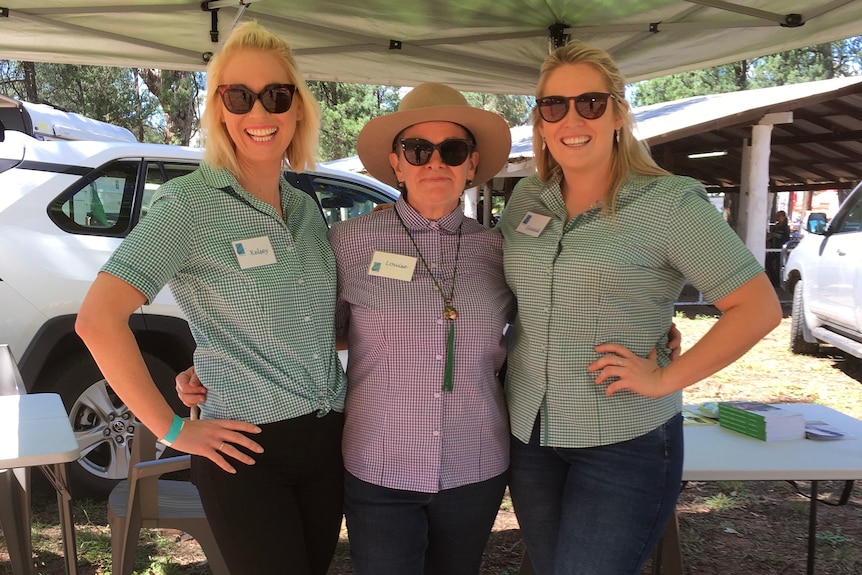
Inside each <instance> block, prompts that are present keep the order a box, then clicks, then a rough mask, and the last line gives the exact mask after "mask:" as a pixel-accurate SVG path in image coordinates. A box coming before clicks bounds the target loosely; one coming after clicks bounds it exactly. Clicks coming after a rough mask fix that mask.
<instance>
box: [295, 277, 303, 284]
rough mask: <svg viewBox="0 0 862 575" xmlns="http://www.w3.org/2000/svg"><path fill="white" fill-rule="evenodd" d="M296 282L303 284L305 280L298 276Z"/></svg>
mask: <svg viewBox="0 0 862 575" xmlns="http://www.w3.org/2000/svg"><path fill="white" fill-rule="evenodd" d="M296 283H298V284H299V285H303V284H304V283H305V280H304V279H302V278H299V279H298V280H296Z"/></svg>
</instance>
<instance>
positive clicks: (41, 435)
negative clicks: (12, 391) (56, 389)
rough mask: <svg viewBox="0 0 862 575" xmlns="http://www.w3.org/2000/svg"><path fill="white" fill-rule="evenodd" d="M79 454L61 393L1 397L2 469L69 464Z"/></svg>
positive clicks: (0, 465)
mask: <svg viewBox="0 0 862 575" xmlns="http://www.w3.org/2000/svg"><path fill="white" fill-rule="evenodd" d="M79 457H80V452H79V450H78V442H77V441H76V440H75V434H74V433H73V431H72V425H71V424H70V423H69V416H68V415H67V414H66V409H65V408H64V407H63V401H62V400H61V399H60V396H59V395H57V394H56V393H34V394H30V395H6V396H0V469H9V468H14V467H31V466H35V465H50V464H53V463H66V462H69V461H75V460H76V459H78V458H79Z"/></svg>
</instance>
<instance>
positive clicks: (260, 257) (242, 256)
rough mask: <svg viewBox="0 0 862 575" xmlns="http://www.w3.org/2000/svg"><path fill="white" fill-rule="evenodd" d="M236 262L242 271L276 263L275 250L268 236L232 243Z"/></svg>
mask: <svg viewBox="0 0 862 575" xmlns="http://www.w3.org/2000/svg"><path fill="white" fill-rule="evenodd" d="M231 245H232V246H233V253H234V255H235V256H236V261H237V262H239V267H240V268H241V269H244V270H245V269H248V268H256V267H259V266H266V265H269V264H274V263H275V250H273V249H272V244H271V243H269V238H268V237H267V236H260V237H259V238H248V239H245V240H237V241H235V242H231Z"/></svg>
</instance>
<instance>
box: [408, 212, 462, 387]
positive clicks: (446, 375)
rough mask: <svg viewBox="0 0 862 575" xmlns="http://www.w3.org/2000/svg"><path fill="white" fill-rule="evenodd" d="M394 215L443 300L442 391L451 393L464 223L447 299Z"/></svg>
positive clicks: (459, 229) (423, 258)
mask: <svg viewBox="0 0 862 575" xmlns="http://www.w3.org/2000/svg"><path fill="white" fill-rule="evenodd" d="M395 215H396V216H397V217H398V221H399V222H401V227H403V228H404V231H405V232H406V233H407V237H408V238H410V242H411V243H412V244H413V247H414V248H415V249H416V253H417V254H419V261H421V262H422V265H423V266H425V269H426V270H427V271H428V275H429V276H431V279H432V280H433V281H434V287H436V288H437V291H438V292H439V293H440V297H442V298H443V318H444V319H445V320H446V321H447V322H448V324H449V334H448V337H447V341H446V368H445V370H444V372H443V391H452V388H453V382H454V379H455V320H456V319H458V311H457V310H456V309H455V308H454V307H453V306H452V301H453V300H454V299H455V280H456V279H457V277H458V259H459V258H460V257H461V229H462V228H463V226H464V222H461V223H460V224H459V225H458V242H457V243H456V247H455V264H454V266H453V270H452V289H451V290H450V291H449V297H446V292H444V291H443V288H442V287H441V286H440V282H439V281H437V276H435V275H434V272H432V271H431V266H429V265H428V262H426V261H425V257H424V256H423V255H422V251H421V250H420V249H419V245H418V244H417V243H416V240H415V239H414V238H413V234H411V233H410V229H409V228H408V227H407V224H406V223H404V219H403V218H402V217H401V214H399V213H398V210H397V209H395Z"/></svg>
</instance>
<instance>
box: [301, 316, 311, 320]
mask: <svg viewBox="0 0 862 575" xmlns="http://www.w3.org/2000/svg"><path fill="white" fill-rule="evenodd" d="M302 319H303V321H311V316H310V315H307V316H305V317H304V318H302Z"/></svg>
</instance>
